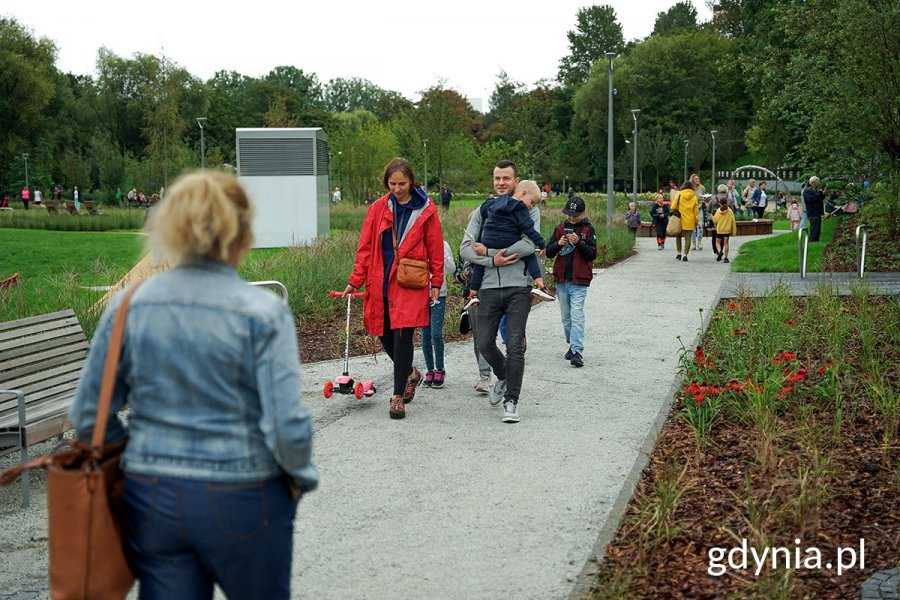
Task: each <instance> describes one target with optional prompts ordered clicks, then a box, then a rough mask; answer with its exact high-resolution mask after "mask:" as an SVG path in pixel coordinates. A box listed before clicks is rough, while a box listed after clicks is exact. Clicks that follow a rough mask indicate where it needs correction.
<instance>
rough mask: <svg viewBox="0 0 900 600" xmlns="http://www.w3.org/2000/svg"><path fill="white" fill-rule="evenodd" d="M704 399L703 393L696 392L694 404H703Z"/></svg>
mask: <svg viewBox="0 0 900 600" xmlns="http://www.w3.org/2000/svg"><path fill="white" fill-rule="evenodd" d="M703 399H704V396H703V394H694V406H700V405H701V404H703Z"/></svg>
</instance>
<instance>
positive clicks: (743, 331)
mask: <svg viewBox="0 0 900 600" xmlns="http://www.w3.org/2000/svg"><path fill="white" fill-rule="evenodd" d="M746 333H747V330H746V329H735V330H734V331H732V332H731V335H746Z"/></svg>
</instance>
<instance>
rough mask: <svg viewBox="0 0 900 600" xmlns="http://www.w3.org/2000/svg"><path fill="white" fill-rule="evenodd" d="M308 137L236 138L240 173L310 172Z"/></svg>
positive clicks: (311, 164)
mask: <svg viewBox="0 0 900 600" xmlns="http://www.w3.org/2000/svg"><path fill="white" fill-rule="evenodd" d="M314 148H315V147H314V146H313V140H312V139H311V138H293V139H291V138H283V139H239V140H238V156H239V157H240V160H239V168H240V172H239V173H238V175H241V176H254V175H256V176H273V175H275V176H278V175H314V174H315V173H314V168H313V166H314V165H313V150H314Z"/></svg>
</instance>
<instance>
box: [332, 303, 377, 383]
mask: <svg viewBox="0 0 900 600" xmlns="http://www.w3.org/2000/svg"><path fill="white" fill-rule="evenodd" d="M328 295H329V296H331V297H332V298H343V297H344V296H345V295H346V297H347V321H346V325H345V326H344V374H343V375H340V376H338V377H335V378H334V380H333V381H331V380H329V381H326V382H325V389H323V390H322V393H323V394H324V395H325V397H326V398H331V397H332V396H333V395H334V393H335V392H337V393H338V394H353V395H354V396H356V398H357V399H358V400H359V399H362V397H363V396H366V397H371V396H374V395H375V392H376V391H377V390H376V389H375V382H374V381H372V380H371V379H366V380H365V381H362V382H360V381H354V379H353V378H352V377H350V302H351V300H352V299H353V298H354V297H355V298H362V297H363V296H365V294H363V293H360V292H357V293H351V294H344V293H343V292H335V291H331V292H330V293H329V294H328Z"/></svg>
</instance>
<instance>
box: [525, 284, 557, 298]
mask: <svg viewBox="0 0 900 600" xmlns="http://www.w3.org/2000/svg"><path fill="white" fill-rule="evenodd" d="M531 293H532V294H534V295H535V296H537V297H538V298H540V299H541V300H550V301H553V300H556V296H554V295H553V294H551V293H550V290H549V289H548V288H546V287H537V286H534V287H533V288H531Z"/></svg>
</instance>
